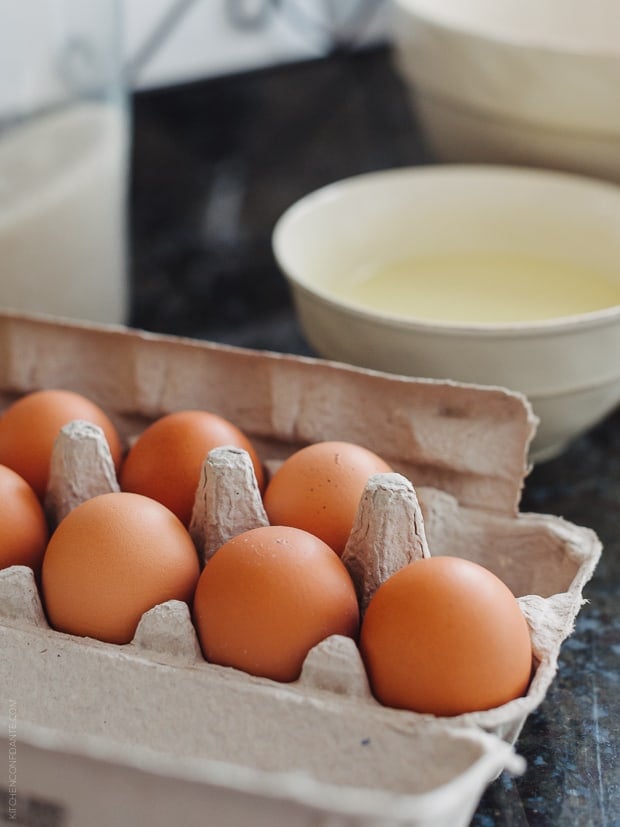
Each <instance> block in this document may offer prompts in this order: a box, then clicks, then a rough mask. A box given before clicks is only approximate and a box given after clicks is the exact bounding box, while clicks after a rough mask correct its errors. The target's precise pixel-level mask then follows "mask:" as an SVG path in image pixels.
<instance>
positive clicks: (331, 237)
mask: <svg viewBox="0 0 620 827" xmlns="http://www.w3.org/2000/svg"><path fill="white" fill-rule="evenodd" d="M273 249H274V254H275V257H276V260H277V262H278V264H279V266H280V268H281V270H282V272H283V273H284V274H285V276H286V278H287V279H288V282H289V285H290V287H291V292H292V296H293V300H294V303H295V307H296V311H297V314H298V317H299V320H300V324H301V327H302V329H303V331H304V333H305V335H306V337H307V339H308V341H309V342H310V344H311V345H312V346H313V347H314V348H315V349H316V351H317V352H318V353H319V354H320V355H322V356H324V357H326V358H330V359H334V360H337V361H342V362H348V363H352V364H356V365H361V366H363V367H367V368H372V369H377V370H383V371H388V372H392V373H398V374H404V375H409V376H418V377H429V378H438V379H446V378H447V379H453V380H457V381H463V382H472V383H477V384H484V385H499V386H503V387H507V388H510V389H512V390H516V391H520V392H522V393H524V394H525V395H526V396H527V397H528V398H529V400H530V402H531V403H532V406H533V408H534V411H535V413H536V414H537V415H538V417H539V418H540V420H541V421H540V425H539V429H538V433H537V435H536V438H535V440H534V443H533V445H532V459H533V460H534V461H540V460H542V459H546V458H549V457H551V456H554V455H556V454H557V453H559V452H560V451H561V450H563V448H564V447H565V446H566V445H567V443H569V442H570V441H571V440H572V439H573V438H575V437H576V436H577V435H578V434H580V433H582V432H584V431H585V430H587V429H588V428H590V427H591V426H593V425H594V424H596V423H597V422H598V421H600V420H601V419H602V418H603V417H605V416H606V415H607V414H608V413H610V412H611V411H612V410H613V409H614V408H615V406H616V405H617V404H618V403H619V402H620V188H619V187H616V186H614V185H612V184H608V183H604V182H599V181H596V180H593V179H589V178H585V177H581V176H577V175H569V174H565V173H554V172H549V171H541V170H534V169H525V168H511V167H502V166H491V165H483V166H476V165H451V164H448V165H441V164H440V165H431V166H421V167H410V168H402V169H393V170H388V171H384V172H375V173H369V174H365V175H359V176H355V177H353V178H349V179H347V180H344V181H340V182H336V183H334V184H331V185H329V186H327V187H324V188H322V189H320V190H318V191H316V192H314V193H311V194H309V195H307V196H305V197H304V198H302V199H301V200H300V201H298V202H297V203H296V204H294V205H292V206H291V207H290V208H289V209H288V210H287V211H286V212H285V213H284V214H283V215H282V216H281V217H280V219H279V220H278V222H277V223H276V226H275V228H274V232H273ZM480 256H482V257H483V258H482V259H480V261H481V262H482V266H483V269H484V270H485V273H484V277H485V279H486V284H484V283H482V284H480V285H477V286H476V284H475V281H476V279H477V276H476V273H475V267H476V257H480ZM484 256H486V257H487V260H486V263H485V261H484ZM433 259H436V260H438V261H439V262H440V264H441V260H442V259H443V260H444V261H447V262H448V266H449V267H451V269H452V271H453V272H452V273H451V276H452V278H453V287H452V288H451V289H445V292H444V293H441V292H438V291H441V289H442V288H441V285H442V274H441V272H440V269H441V266H440V267H439V269H436V268H435V269H433ZM416 262H417V263H420V262H421V265H420V266H422V267H424V266H426V265H429V266H430V267H431V269H430V271H429V275H428V276H427V277H424V276H422V277H421V275H420V272H417V275H416V278H417V280H418V281H417V286H416V285H412V284H409V283H407V279H408V278H409V276H408V274H407V273H405V272H404V271H405V270H406V269H407V267H408V266H409V263H413V264H414V265H416V267H417V264H416ZM472 262H473V263H472ZM461 263H462V272H461ZM478 263H480V262H478ZM541 264H542V266H543V271H544V270H545V268H547V267H548V268H549V274H550V278H549V283H548V284H546V285H545V284H544V277H545V273H544V272H543V274H542V277H540V279H539V274H538V271H537V270H536V269H534V271H533V272H528V268H530V265H531V267H533V268H537V267H538V268H540V266H541ZM382 268H384V271H385V272H386V273H388V274H389V272H390V268H392V270H393V269H394V268H400V271H401V272H400V274H399V277H400V278H401V284H400V288H401V293H400V294H399V293H398V291H397V292H396V294H395V296H392V299H393V300H394V306H393V307H391V308H389V309H388V310H386V309H385V301H384V299H385V298H386V296H387V294H388V293H389V291H384V293H382V291H381V286H380V283H379V288H378V291H375V293H374V296H370V298H368V297H367V298H366V300H364V301H362V300H360V298H359V296H355V295H353V294H351V292H350V291H351V289H357V288H356V287H355V285H358V284H359V283H363V282H364V281H365V280H366V279H367V277H368V276H369V275H373V274H375V275H377V274H378V277H379V282H380V279H381V273H382ZM386 268H387V269H386ZM472 268H473V269H472ZM418 270H419V267H418ZM564 275H566V282H564V281H563V280H562V279H563V277H564ZM600 278H602V279H603V280H604V283H605V285H607V287H608V288H609V290H608V292H607V294H606V296H605V297H604V299H603V303H602V306H601V307H599V308H598V309H586V311H585V312H580V309H581V307H582V303H584V306H586V307H588V308H589V302H590V301H591V299H592V296H594V295H595V293H596V291H595V287H596V284H597V279H598V280H599V281H600ZM403 280H404V281H403ZM522 282H523V285H522V287H521V288H520V284H521V283H522ZM601 283H602V282H601ZM476 290H478V293H477V292H476ZM403 291H404V292H403ZM556 296H557V308H556V307H555V305H556ZM401 297H402V299H403V300H402V305H401V304H400V298H401ZM429 297H434V301H435V304H436V305H437V306H436V307H435V311H436V315H437V318H433V316H432V313H430V315H429V312H427V311H428V308H425V307H424V305H425V302H427V300H428V299H429ZM490 297H491V298H493V300H494V301H495V306H493V303H492V302H491V298H490ZM539 299H540V300H541V301H542V300H543V299H544V300H546V302H547V310H548V309H549V306H550V307H551V313H552V317H551V318H538V319H536V318H529V317H527V314H525V316H524V320H519V317H520V314H521V313H522V308H521V305H524V306H526V307H527V305H528V302H534V304H536V302H537V301H538V300H539ZM489 302H490V304H489V306H488V307H486V305H487V303H489ZM381 305H383V307H381ZM407 305H408V306H407ZM401 306H402V310H401V309H400V308H401ZM417 306H419V307H420V309H421V311H422V310H424V313H426V318H423V317H422V313H421V314H420V316H417V315H416V307H417ZM478 306H480V308H481V310H485V311H486V313H487V316H486V317H485V316H484V314H483V315H482V316H481V318H483V319H485V320H484V321H479V320H475V321H471V319H472V318H474V319H475V318H476V314H477V309H478ZM565 307H569V308H570V307H576V308H578V310H579V312H573V311H570V312H569V313H564V314H563V315H557V313H558V312H559V313H560V314H562V313H563V310H562V308H565ZM444 309H445V313H444ZM461 310H462V311H463V316H464V317H465V316H467V317H469V319H470V320H468V318H463V319H460V318H459V313H460V312H461ZM495 312H497V313H498V315H499V314H501V315H502V319H499V318H498V319H497V320H494V318H493V313H495ZM489 314H490V315H489ZM554 314H555V315H554ZM532 315H533V316H535V313H532ZM442 316H443V318H441V317H442ZM511 316H514V317H515V319H516V320H511Z"/></svg>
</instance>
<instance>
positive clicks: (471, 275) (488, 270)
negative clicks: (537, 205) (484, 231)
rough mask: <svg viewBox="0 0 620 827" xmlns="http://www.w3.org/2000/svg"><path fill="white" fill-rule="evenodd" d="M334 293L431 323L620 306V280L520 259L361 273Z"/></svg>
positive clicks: (422, 261) (443, 259)
mask: <svg viewBox="0 0 620 827" xmlns="http://www.w3.org/2000/svg"><path fill="white" fill-rule="evenodd" d="M330 292H331V293H332V294H333V295H334V296H335V297H338V298H340V299H343V300H345V301H347V302H349V303H352V304H355V305H357V306H360V307H363V308H368V309H370V310H376V311H381V312H384V313H390V314H393V315H397V316H401V317H403V316H404V317H408V318H413V319H422V320H424V321H432V322H457V323H473V324H476V323H478V324H485V323H486V324H488V323H491V324H510V323H515V322H531V321H542V320H544V319H554V318H559V317H563V316H573V315H576V314H580V313H588V312H592V311H595V310H601V309H603V308H607V307H613V306H615V305H620V273H619V275H618V276H617V280H616V281H615V282H614V281H613V280H612V278H611V277H610V276H608V275H607V274H606V273H603V272H597V271H595V270H592V269H590V268H587V267H584V266H580V265H572V264H567V263H565V262H554V261H550V260H548V259H543V258H536V257H531V256H525V255H517V254H511V255H507V254H497V255H494V254H493V255H487V254H478V253H465V254H463V253H459V254H449V255H433V256H428V257H423V258H413V259H409V260H406V261H397V262H393V263H391V264H388V265H383V266H381V267H376V266H374V267H373V266H368V267H364V268H363V269H359V270H357V271H355V272H354V273H351V274H350V276H349V277H348V278H346V279H344V280H343V281H341V282H340V283H339V284H335V285H332V286H331V287H330Z"/></svg>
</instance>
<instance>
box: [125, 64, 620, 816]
mask: <svg viewBox="0 0 620 827" xmlns="http://www.w3.org/2000/svg"><path fill="white" fill-rule="evenodd" d="M132 104H133V158H132V186H131V195H130V217H131V229H132V311H131V324H132V325H135V326H137V327H141V328H145V329H147V330H154V331H161V332H166V333H173V334H182V335H188V336H193V337H198V338H204V339H210V340H213V341H220V342H227V343H231V344H235V345H242V346H247V347H252V348H261V349H268V350H275V351H282V352H289V353H298V354H310V355H312V350H311V349H310V347H309V346H308V344H307V343H306V341H305V340H304V337H303V334H302V332H301V331H300V329H299V327H298V325H297V322H296V319H295V316H294V312H293V308H292V304H291V299H290V296H289V293H288V290H287V287H286V284H285V282H284V280H283V278H282V276H281V275H280V273H279V272H278V270H277V267H276V265H275V262H274V260H273V255H272V252H271V246H270V236H271V230H272V228H273V225H274V223H275V221H276V219H277V218H278V216H279V215H280V214H281V213H282V212H283V210H284V209H286V207H288V206H289V205H290V204H292V203H293V202H294V201H295V200H296V199H297V198H299V197H300V196H302V195H304V194H305V193H307V192H309V191H311V190H314V189H316V188H317V187H319V186H322V185H324V184H327V183H330V182H332V181H334V180H337V179H340V178H344V177H347V176H349V175H353V174H356V173H361V172H366V171H370V170H375V169H384V168H387V167H394V166H405V165H410V164H418V163H425V162H428V161H429V160H430V159H429V157H428V154H427V153H426V151H425V148H424V146H423V142H422V141H421V139H420V136H419V132H418V130H417V127H416V121H415V112H414V111H412V107H411V104H410V102H409V99H408V98H407V96H406V94H405V90H404V88H403V86H402V84H401V82H400V81H399V79H398V77H397V75H396V74H395V72H394V69H393V66H392V62H391V57H390V53H389V51H388V50H387V49H385V48H375V49H372V50H367V51H362V52H357V53H354V54H352V53H348V54H347V53H336V54H334V55H333V56H330V57H328V58H325V59H321V60H316V61H309V62H302V63H298V64H292V65H287V66H281V67H277V68H273V69H269V70H261V71H257V72H252V73H245V74H238V75H231V76H226V77H220V78H215V79H211V80H208V81H203V82H200V83H194V84H189V85H183V86H177V87H171V88H168V89H164V90H157V91H151V92H141V93H138V94H137V95H135V97H134V99H133V101H132ZM618 356H619V360H620V354H618ZM521 510H522V511H528V510H529V511H539V512H544V513H549V514H557V515H561V516H563V517H565V518H566V519H568V520H570V521H572V522H575V523H578V524H580V525H584V526H589V527H590V528H592V529H594V530H595V531H596V532H597V533H598V535H599V537H600V539H601V541H602V543H603V546H604V549H603V555H602V559H601V561H600V563H599V565H598V567H597V570H596V572H595V574H594V577H593V579H592V580H591V582H590V583H589V584H588V585H587V587H586V589H585V597H586V598H587V600H588V602H587V603H586V604H585V605H584V606H583V608H582V610H581V612H580V615H579V618H578V621H577V625H576V629H575V631H574V633H573V635H572V636H571V637H570V638H569V639H568V640H567V641H566V642H565V644H564V645H563V647H562V652H561V657H560V663H559V670H558V674H557V676H556V679H555V681H554V683H553V685H552V687H551V689H550V691H549V692H548V695H547V697H546V699H545V701H544V703H543V704H542V706H541V707H540V708H539V709H538V710H537V711H536V712H535V713H534V714H532V715H531V716H530V717H529V719H528V720H527V723H526V725H525V727H524V729H523V732H522V734H521V735H520V737H519V740H518V743H517V750H518V752H520V753H521V754H522V755H523V756H524V757H525V758H526V760H527V765H528V766H527V771H526V772H525V774H524V775H523V776H522V777H519V778H514V777H511V776H509V775H502V776H500V778H498V779H497V780H496V781H495V782H494V783H493V784H492V785H491V786H490V787H489V788H488V790H487V792H486V793H485V794H484V797H483V798H482V800H481V802H480V805H479V807H478V810H477V812H476V814H475V817H474V819H473V822H472V824H473V825H474V827H523V826H524V825H533V826H535V827H538V825H540V827H542V826H543V825H554V826H555V825H557V827H586V826H588V827H590V826H591V827H619V826H620V770H619V767H618V745H619V742H620V705H619V678H620V670H619V668H618V664H619V656H620V611H619V603H620V601H619V585H620V410H617V411H616V412H615V413H614V414H612V415H611V416H609V417H608V418H607V420H606V421H604V422H602V423H601V424H600V425H599V426H598V427H596V428H595V429H594V430H592V431H591V432H590V433H589V434H587V435H586V436H584V437H582V438H581V439H579V440H578V441H576V442H575V443H574V444H573V445H572V446H571V447H570V448H569V449H568V450H567V451H566V452H565V453H564V454H563V455H562V456H560V457H558V458H557V459H554V460H552V461H549V462H547V463H544V464H541V465H539V466H537V467H536V468H535V469H534V470H533V471H532V473H531V474H530V475H529V476H528V478H527V480H526V484H525V489H524V493H523V500H522V504H521Z"/></svg>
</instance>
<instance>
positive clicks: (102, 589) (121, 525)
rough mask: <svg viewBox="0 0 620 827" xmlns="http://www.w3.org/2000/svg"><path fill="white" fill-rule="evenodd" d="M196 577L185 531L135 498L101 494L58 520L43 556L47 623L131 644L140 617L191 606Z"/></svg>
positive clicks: (157, 505) (158, 507) (192, 549)
mask: <svg viewBox="0 0 620 827" xmlns="http://www.w3.org/2000/svg"><path fill="white" fill-rule="evenodd" d="M199 574H200V570H199V563H198V555H197V553H196V549H195V547H194V544H193V542H192V539H191V537H190V536H189V533H188V531H187V529H186V528H185V527H184V526H183V524H182V523H181V522H180V521H179V519H178V518H177V517H176V516H175V515H174V514H173V513H172V512H171V511H170V510H169V509H167V508H166V507H165V506H163V505H161V504H160V503H158V502H155V500H151V499H149V498H148V497H143V496H141V495H140V494H128V493H123V492H121V493H118V492H117V493H112V494H101V495H99V496H97V497H93V498H91V499H90V500H86V501H85V502H84V503H82V504H81V505H78V506H77V507H76V508H74V509H73V511H71V512H69V514H68V515H67V516H66V517H65V518H64V519H63V520H62V521H61V522H60V524H59V526H58V528H57V529H56V531H55V532H54V534H53V535H52V537H51V539H50V541H49V544H48V546H47V550H46V552H45V555H44V557H43V567H42V586H43V598H44V603H45V609H46V611H47V616H48V620H49V622H50V625H51V626H52V627H53V628H55V629H57V630H59V631H62V632H68V633H70V634H73V635H82V636H86V637H93V638H97V639H98V640H103V641H107V642H109V643H129V641H130V640H131V639H132V638H133V636H134V633H135V631H136V627H137V625H138V622H139V621H140V618H141V617H142V614H143V613H144V612H146V611H148V610H149V609H152V608H153V607H154V606H156V605H158V604H159V603H164V602H166V601H167V600H183V601H185V602H187V603H191V600H192V597H193V593H194V589H195V586H196V582H197V580H198V576H199Z"/></svg>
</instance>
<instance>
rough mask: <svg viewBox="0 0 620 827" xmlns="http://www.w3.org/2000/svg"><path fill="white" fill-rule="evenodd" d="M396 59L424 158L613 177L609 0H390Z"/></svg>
mask: <svg viewBox="0 0 620 827" xmlns="http://www.w3.org/2000/svg"><path fill="white" fill-rule="evenodd" d="M392 11H393V34H394V54H395V61H396V65H397V67H398V69H399V71H400V73H401V75H402V77H403V78H404V80H405V82H406V83H407V85H408V86H409V87H410V89H411V94H412V100H413V103H414V106H415V109H416V112H417V116H418V119H419V122H420V125H421V127H422V131H423V132H424V134H425V136H426V140H427V142H428V145H429V147H430V150H431V152H432V153H433V155H434V157H435V159H436V160H441V161H457V162H458V161H466V162H475V161H483V162H501V163H512V164H527V165H531V166H534V165H536V166H545V167H549V168H557V169H565V170H569V171H575V172H582V173H586V174H591V175H596V176H599V177H603V178H607V179H610V180H615V181H620V3H619V2H618V0H590V2H584V0H544V2H541V0H392Z"/></svg>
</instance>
